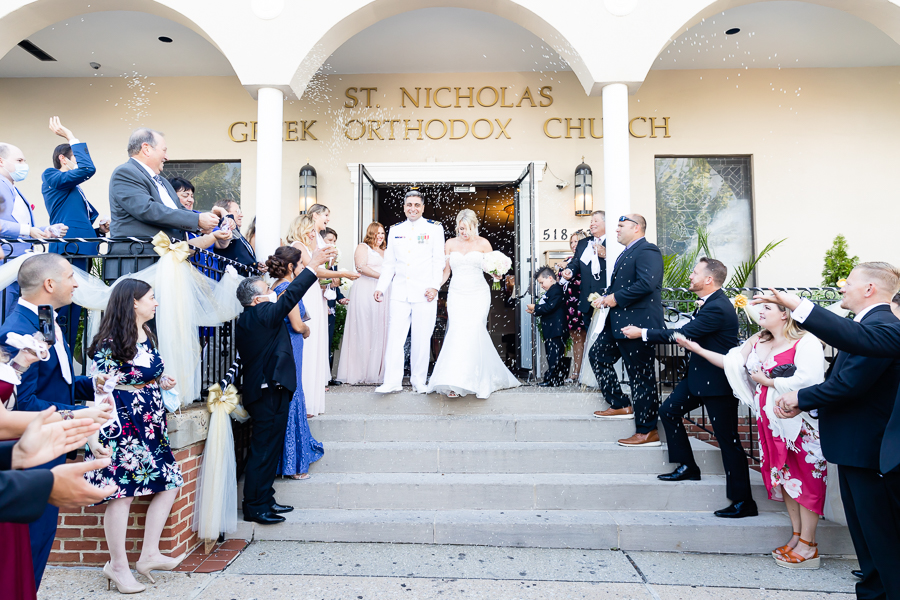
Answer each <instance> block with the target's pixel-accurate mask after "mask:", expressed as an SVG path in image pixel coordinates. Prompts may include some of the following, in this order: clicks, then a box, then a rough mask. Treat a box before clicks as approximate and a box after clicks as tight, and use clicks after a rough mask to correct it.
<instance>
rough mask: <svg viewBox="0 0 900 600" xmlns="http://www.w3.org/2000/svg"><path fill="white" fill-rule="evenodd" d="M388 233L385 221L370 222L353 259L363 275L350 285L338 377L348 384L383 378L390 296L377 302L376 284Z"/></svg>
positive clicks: (380, 380) (376, 381)
mask: <svg viewBox="0 0 900 600" xmlns="http://www.w3.org/2000/svg"><path fill="white" fill-rule="evenodd" d="M386 248H387V236H386V235H385V231H384V225H382V224H381V223H377V222H375V223H370V224H369V226H368V227H367V228H366V237H365V238H364V239H363V241H362V243H361V244H360V245H359V246H357V247H356V251H355V252H354V253H353V262H354V263H355V264H356V270H357V271H358V272H359V274H360V277H359V279H357V280H356V283H354V284H353V287H351V288H350V293H349V295H348V298H349V300H350V304H349V305H348V306H347V319H346V321H344V338H343V342H341V357H340V360H338V370H337V378H338V381H342V382H344V383H349V384H366V383H371V384H381V383H383V382H384V351H385V347H386V346H387V330H388V308H389V307H390V302H389V300H390V298H388V297H387V296H388V293H387V292H386V293H385V297H386V298H385V300H386V301H383V302H375V298H374V295H375V286H376V285H378V278H379V277H380V276H381V267H382V264H383V263H384V251H385V249H386Z"/></svg>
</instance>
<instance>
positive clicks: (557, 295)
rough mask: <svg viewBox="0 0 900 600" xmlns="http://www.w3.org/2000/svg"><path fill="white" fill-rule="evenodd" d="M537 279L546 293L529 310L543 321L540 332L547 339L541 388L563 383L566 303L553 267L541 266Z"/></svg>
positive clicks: (536, 275) (566, 331) (530, 305)
mask: <svg viewBox="0 0 900 600" xmlns="http://www.w3.org/2000/svg"><path fill="white" fill-rule="evenodd" d="M534 278H535V279H536V280H537V282H538V285H540V286H541V288H542V289H543V290H544V296H543V297H542V298H541V301H540V302H538V303H537V305H534V304H529V305H528V306H527V308H526V311H527V312H528V313H529V314H533V315H534V316H536V317H540V318H541V333H542V334H543V337H544V351H545V352H546V353H547V372H546V373H544V380H543V381H542V382H541V384H540V385H541V387H552V386H559V385H562V384H563V379H564V377H563V374H562V373H561V372H560V362H561V361H560V359H561V358H562V357H563V354H565V353H566V336H567V335H568V330H567V329H566V313H565V310H566V303H565V300H564V298H563V289H562V286H561V285H559V283H558V282H557V281H556V274H555V273H554V272H553V269H551V268H550V267H541V268H540V269H538V272H537V273H536V274H535V276H534Z"/></svg>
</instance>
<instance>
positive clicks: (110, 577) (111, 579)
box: [103, 561, 147, 594]
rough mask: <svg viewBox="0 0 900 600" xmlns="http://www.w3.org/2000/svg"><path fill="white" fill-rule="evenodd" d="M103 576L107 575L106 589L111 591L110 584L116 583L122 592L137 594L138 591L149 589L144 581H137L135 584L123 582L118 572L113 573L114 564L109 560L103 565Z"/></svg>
mask: <svg viewBox="0 0 900 600" xmlns="http://www.w3.org/2000/svg"><path fill="white" fill-rule="evenodd" d="M103 576H104V577H106V590H107V591H109V589H110V586H111V585H112V584H113V583H115V584H116V589H117V590H119V593H121V594H137V593H138V592H143V591H144V590H146V589H147V586H145V585H144V584H143V583H137V584H136V585H134V586H128V585H127V584H124V583H122V582H121V581H119V579H118V578H117V577H116V574H115V573H113V570H112V565H110V564H109V561H107V562H106V564H105V565H103Z"/></svg>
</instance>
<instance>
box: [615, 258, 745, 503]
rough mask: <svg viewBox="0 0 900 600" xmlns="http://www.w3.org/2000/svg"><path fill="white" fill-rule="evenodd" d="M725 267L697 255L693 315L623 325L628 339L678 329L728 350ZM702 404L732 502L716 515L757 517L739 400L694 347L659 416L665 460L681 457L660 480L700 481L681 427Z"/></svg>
mask: <svg viewBox="0 0 900 600" xmlns="http://www.w3.org/2000/svg"><path fill="white" fill-rule="evenodd" d="M727 277H728V268H727V267H726V266H725V265H724V264H722V262H721V261H718V260H715V259H714V258H706V257H704V258H701V259H700V261H699V262H698V263H697V266H696V267H694V271H693V272H692V273H691V275H690V282H691V283H690V288H689V289H690V291H692V292H694V293H695V294H697V297H698V300H697V308H696V310H694V315H693V316H694V318H693V320H692V321H691V322H689V323H687V324H685V325H684V326H683V327H682V328H681V329H639V328H637V327H633V326H630V327H625V328H624V329H623V330H622V333H624V334H625V336H626V337H627V338H629V339H643V340H644V341H645V342H650V343H651V344H668V343H671V342H672V341H674V333H675V332H676V331H677V332H679V333H681V334H682V335H683V336H684V337H686V338H688V339H690V340H693V341H695V342H697V343H698V344H700V345H701V346H703V347H704V348H706V349H708V350H710V351H712V352H717V353H719V354H727V353H728V351H729V350H731V349H732V348H734V347H735V346H737V345H738V318H737V313H736V312H735V310H734V307H733V306H732V305H731V301H730V300H729V299H728V297H727V296H725V292H723V291H722V286H723V285H724V284H725V279H726V278H727ZM700 406H705V407H706V412H707V414H708V415H709V418H710V420H711V421H712V427H713V432H714V433H715V435H716V441H718V443H719V448H720V449H721V450H722V463H723V464H724V465H725V493H726V495H727V496H728V498H729V500H731V502H732V504H731V506H729V507H728V508H724V509H722V510H717V511H716V512H715V515H716V516H717V517H725V518H741V517H755V516H756V515H757V514H758V513H757V508H756V503H755V502H754V501H753V498H752V496H751V494H750V469H749V467H748V466H747V455H746V454H745V453H744V449H743V447H741V442H740V438H739V437H738V400H737V398H735V397H734V392H732V390H731V386H730V385H729V384H728V379H727V378H726V377H725V371H723V370H722V369H720V368H719V367H717V366H715V365H713V364H711V363H710V362H709V361H707V360H706V359H705V358H703V357H702V356H700V355H699V354H695V353H692V354H691V357H690V360H689V362H688V372H687V377H686V378H684V379H682V380H681V381H680V382H679V383H678V385H677V386H676V387H675V390H674V391H672V393H671V394H670V395H669V398H668V399H667V400H666V401H665V403H664V404H663V405H662V407H661V408H660V409H659V416H660V419H661V420H662V423H663V427H664V428H665V430H666V444H667V445H668V447H669V462H672V463H679V465H680V466H679V467H678V468H677V469H675V470H674V471H672V472H671V473H666V474H665V475H660V476H659V479H661V480H663V481H684V480H691V481H699V480H700V467H698V466H697V463H696V461H694V453H693V452H692V451H691V444H690V441H689V440H688V436H687V431H686V430H685V428H684V416H685V415H686V414H688V413H690V412H691V411H692V410H694V409H696V408H699V407H700Z"/></svg>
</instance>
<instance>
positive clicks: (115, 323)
mask: <svg viewBox="0 0 900 600" xmlns="http://www.w3.org/2000/svg"><path fill="white" fill-rule="evenodd" d="M157 306H159V304H158V303H157V302H156V298H155V297H154V295H153V288H151V287H150V285H149V284H147V283H145V282H143V281H140V280H138V279H121V280H119V282H118V283H117V284H116V286H115V287H114V288H113V289H112V292H111V293H110V297H109V304H108V305H107V308H106V312H104V313H103V320H102V321H101V322H100V331H99V332H98V333H97V336H96V337H95V338H94V341H93V342H91V345H90V348H88V356H89V357H91V358H92V359H93V362H92V364H91V374H92V375H96V374H99V373H106V374H107V375H109V376H110V377H115V378H116V387H115V390H113V392H112V399H113V402H114V406H115V413H116V418H115V420H114V421H113V422H111V423H110V424H109V425H107V426H104V427H103V429H101V430H100V432H99V436H97V435H95V436H93V437H92V438H89V439H88V446H89V448H90V450H89V451H87V452H85V460H92V459H93V458H94V457H96V458H106V457H110V458H111V461H112V462H111V463H110V465H109V466H108V467H107V468H105V469H100V470H98V471H92V472H89V473H87V474H86V475H85V478H86V479H87V480H88V481H89V482H91V483H92V484H94V485H97V486H102V485H107V484H111V483H115V484H116V485H118V486H119V489H118V491H117V492H116V493H115V494H114V495H113V496H111V497H110V498H107V499H106V500H104V502H106V501H108V502H109V503H108V504H107V505H106V513H105V515H104V517H103V529H104V531H105V533H106V542H107V545H108V546H109V556H110V560H109V562H107V563H106V565H105V566H104V567H103V575H104V577H106V578H107V579H108V580H109V582H110V583H115V584H116V588H117V589H118V590H119V591H120V592H122V593H124V594H131V593H134V592H142V591H144V589H145V587H144V585H143V584H141V583H138V582H137V581H136V580H135V578H134V575H133V574H132V573H131V568H130V566H129V564H128V555H127V554H126V551H125V536H126V531H127V527H128V517H129V514H130V512H131V501H132V500H133V499H134V498H135V497H137V496H148V495H151V494H152V495H153V499H152V500H151V501H150V506H149V507H148V508H147V519H146V523H145V525H144V541H143V545H142V546H141V556H140V558H139V559H138V561H137V563H136V564H135V568H136V569H137V572H138V573H140V574H142V575H144V576H145V577H147V578H148V579H149V580H150V581H151V582H154V579H153V575H152V574H151V571H154V570H156V571H171V570H172V569H174V568H175V567H177V566H178V565H179V564H181V561H182V560H184V557H185V556H186V555H187V553H186V552H185V553H184V554H182V555H181V556H178V557H175V558H170V557H168V556H164V555H162V554H160V552H159V537H160V535H161V534H162V530H163V527H164V526H165V524H166V520H167V519H168V518H169V513H170V512H171V510H172V504H173V503H174V502H175V498H176V497H177V496H178V488H180V487H181V486H182V485H184V480H183V479H182V476H181V469H180V468H179V466H178V463H177V462H176V461H175V457H174V456H173V454H172V448H171V446H170V445H169V435H168V432H167V431H166V409H165V406H164V405H163V402H162V392H161V390H170V389H172V388H173V387H175V380H174V379H172V378H171V377H168V376H165V375H163V371H164V370H165V365H164V364H163V361H162V358H160V356H159V352H158V351H157V349H156V338H155V337H154V335H153V332H152V331H151V330H150V328H149V327H148V326H147V322H148V321H149V320H150V319H152V318H153V317H154V315H156V307H157Z"/></svg>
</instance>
